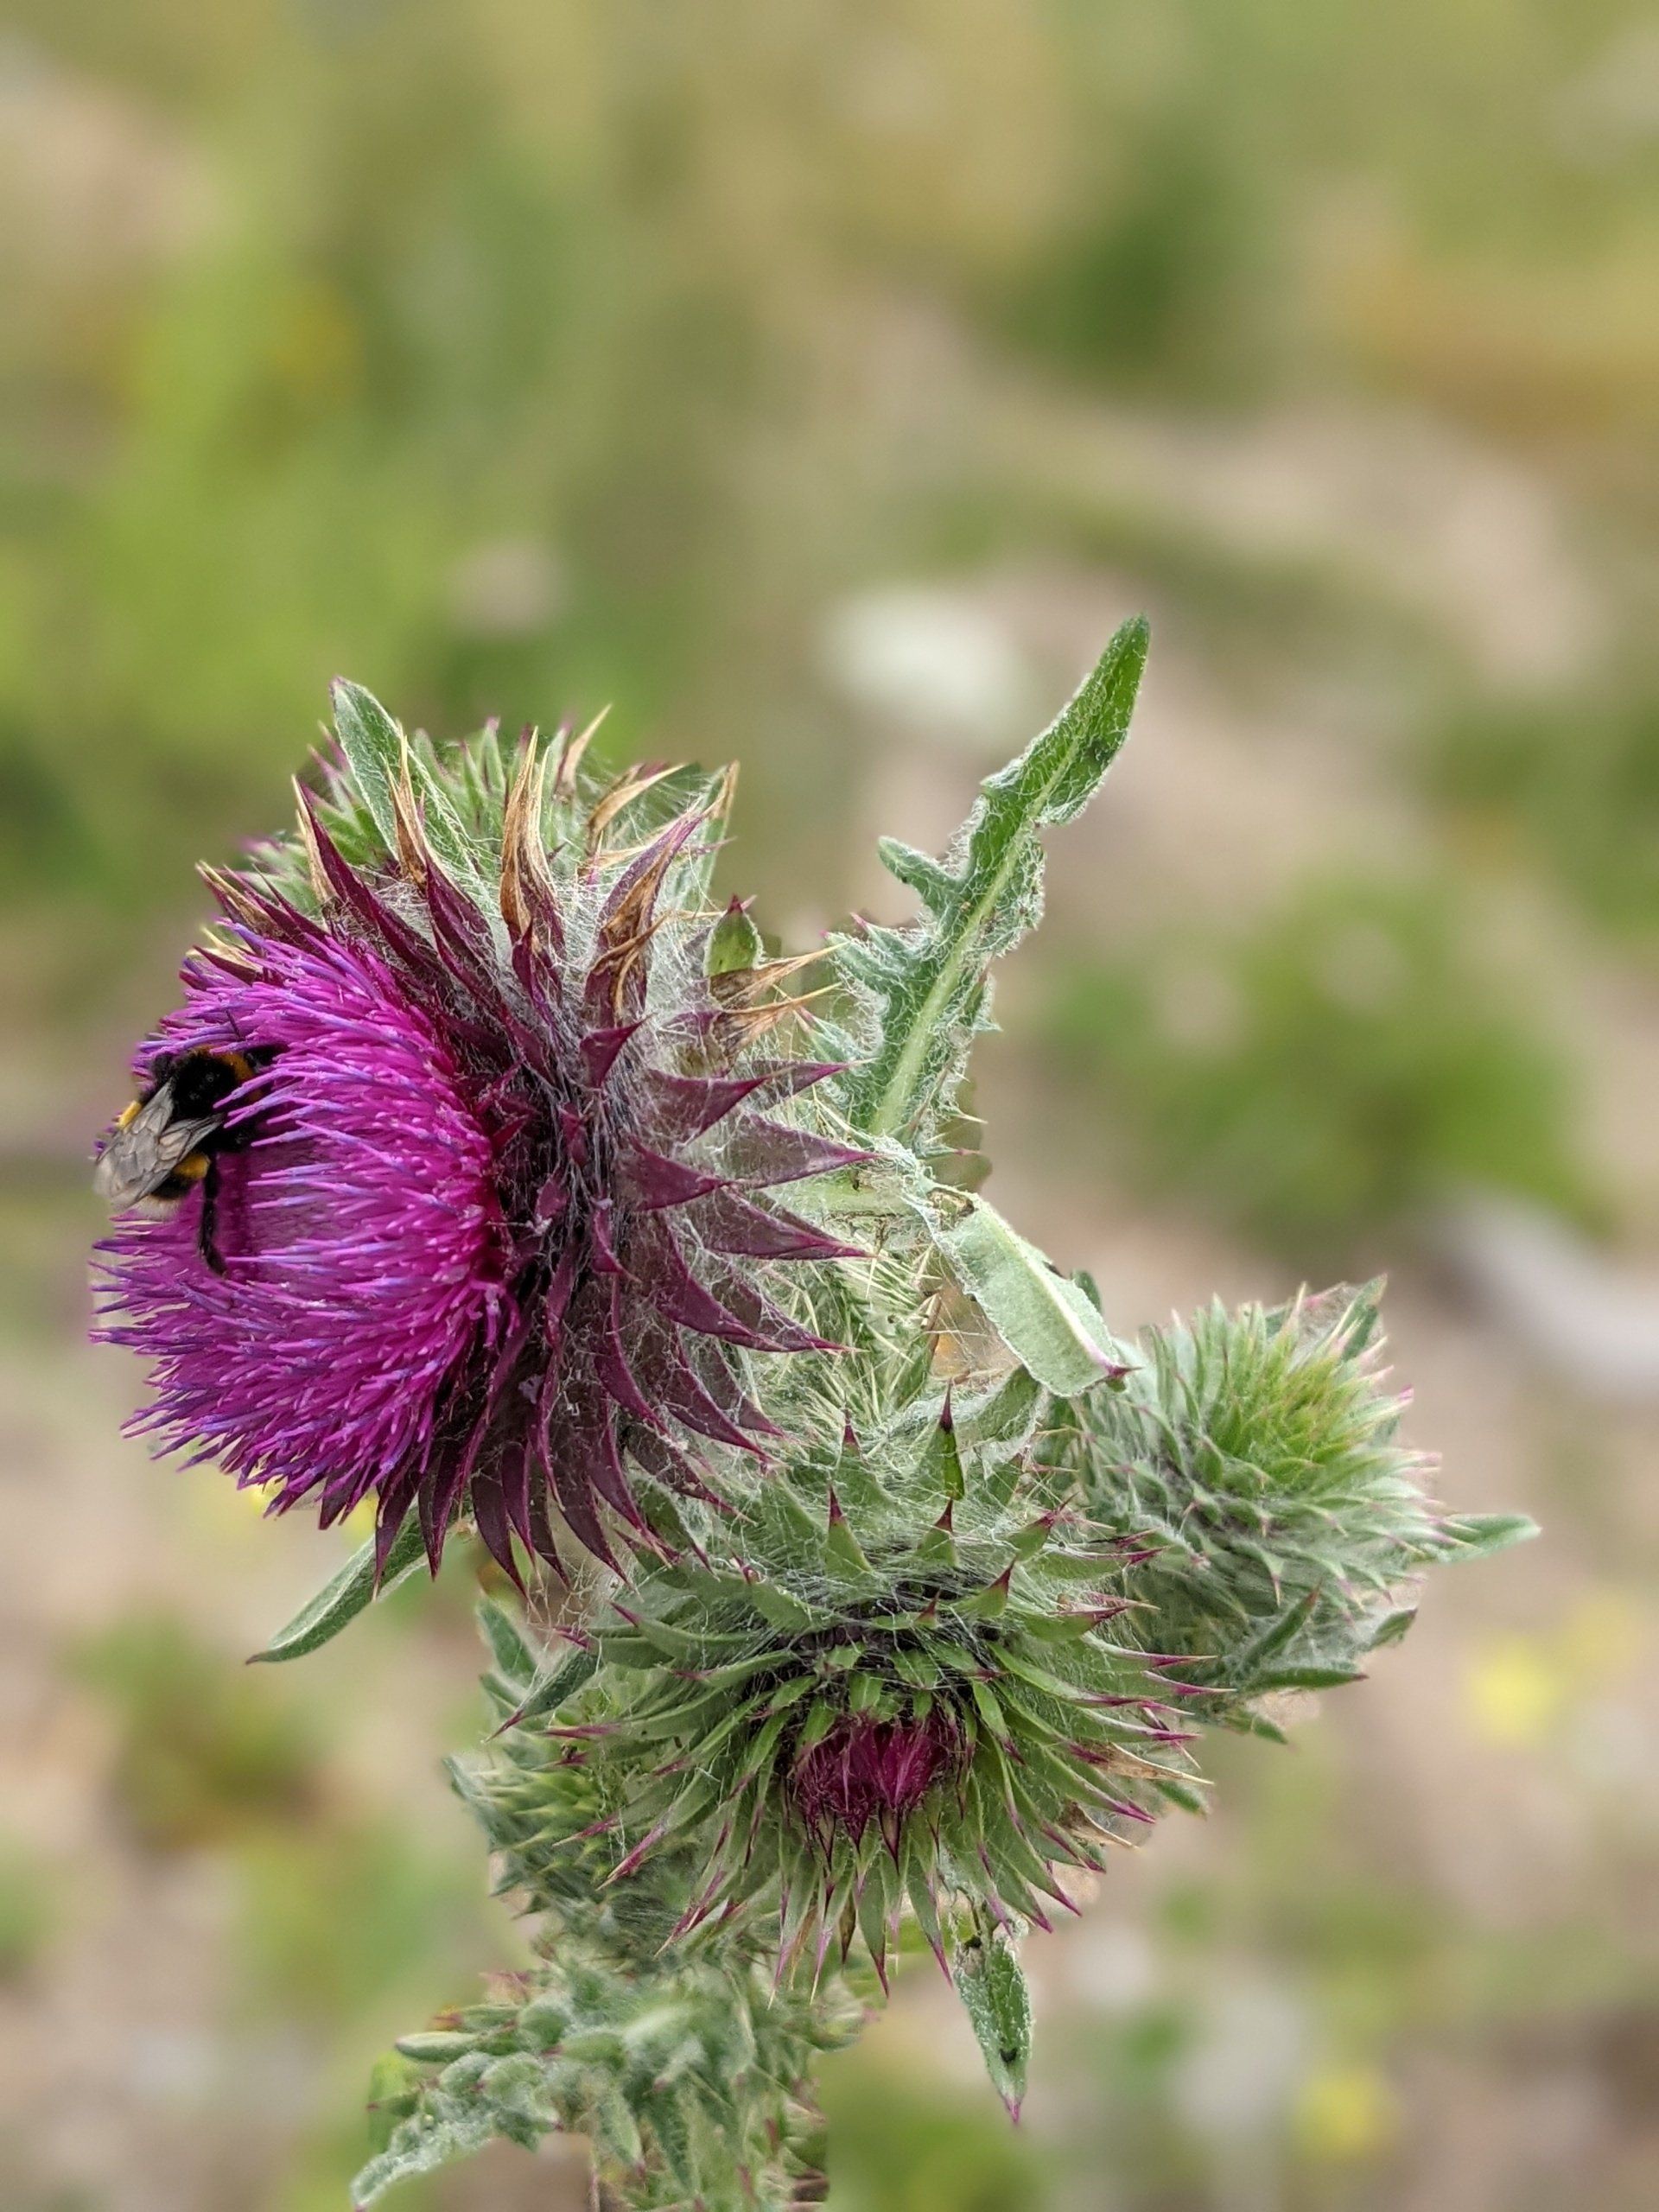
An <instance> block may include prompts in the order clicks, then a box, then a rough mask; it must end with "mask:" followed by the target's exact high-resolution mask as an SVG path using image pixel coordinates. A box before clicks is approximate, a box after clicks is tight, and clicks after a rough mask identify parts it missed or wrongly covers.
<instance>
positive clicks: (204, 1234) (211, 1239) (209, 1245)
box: [196, 1160, 225, 1275]
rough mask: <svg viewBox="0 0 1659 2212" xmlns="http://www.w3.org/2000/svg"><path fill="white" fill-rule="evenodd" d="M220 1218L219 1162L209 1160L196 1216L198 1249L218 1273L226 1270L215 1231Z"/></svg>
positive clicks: (214, 1271) (220, 1273) (210, 1266)
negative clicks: (198, 1211)
mask: <svg viewBox="0 0 1659 2212" xmlns="http://www.w3.org/2000/svg"><path fill="white" fill-rule="evenodd" d="M218 1220H219V1163H218V1161H217V1160H209V1162H208V1164H207V1173H206V1174H205V1175H204V1176H203V1177H202V1179H201V1211H200V1213H199V1214H198V1215H197V1216H196V1249H198V1250H199V1251H200V1254H201V1256H202V1259H203V1261H204V1262H206V1264H207V1266H208V1267H209V1268H212V1269H213V1273H214V1274H216V1275H222V1274H224V1272H225V1255H224V1254H223V1253H222V1252H221V1251H220V1250H219V1244H218V1242H217V1240H216V1238H215V1236H214V1235H213V1231H214V1230H215V1228H216V1227H217V1225H218Z"/></svg>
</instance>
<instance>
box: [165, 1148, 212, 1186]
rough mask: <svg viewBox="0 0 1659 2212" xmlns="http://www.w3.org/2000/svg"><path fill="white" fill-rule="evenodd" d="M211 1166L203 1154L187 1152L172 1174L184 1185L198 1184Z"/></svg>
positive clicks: (208, 1159) (205, 1154) (210, 1161)
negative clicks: (184, 1183)
mask: <svg viewBox="0 0 1659 2212" xmlns="http://www.w3.org/2000/svg"><path fill="white" fill-rule="evenodd" d="M212 1165H213V1162H212V1160H210V1158H209V1157H208V1155H207V1153H205V1152H187V1153H186V1154H185V1155H184V1158H183V1159H182V1160H181V1161H180V1162H179V1164H178V1166H176V1167H175V1169H174V1170H173V1173H175V1175H176V1176H178V1177H179V1178H180V1179H181V1181H183V1182H186V1183H200V1180H201V1179H202V1177H203V1176H204V1175H205V1174H206V1173H207V1170H208V1168H209V1167H210V1166H212Z"/></svg>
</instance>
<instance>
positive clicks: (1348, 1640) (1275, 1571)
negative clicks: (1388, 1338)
mask: <svg viewBox="0 0 1659 2212" xmlns="http://www.w3.org/2000/svg"><path fill="white" fill-rule="evenodd" d="M1380 1292H1381V1285H1380V1284H1377V1283H1372V1284H1369V1285H1367V1286H1366V1287H1364V1288H1363V1289H1360V1290H1351V1289H1347V1288H1343V1287H1339V1288H1337V1289H1334V1290H1329V1291H1325V1292H1324V1293H1322V1294H1319V1296H1317V1297H1310V1296H1308V1295H1306V1294H1303V1295H1301V1296H1300V1297H1298V1298H1297V1299H1296V1300H1294V1301H1293V1302H1292V1303H1291V1304H1289V1305H1287V1306H1277V1307H1273V1308H1266V1307H1262V1306H1243V1307H1241V1308H1240V1309H1239V1311H1238V1312H1237V1313H1228V1312H1227V1311H1226V1310H1225V1308H1224V1307H1223V1306H1221V1305H1220V1304H1219V1303H1217V1304H1215V1305H1212V1306H1207V1307H1205V1309H1204V1310H1203V1311H1202V1312H1201V1313H1198V1314H1197V1315H1195V1316H1194V1318H1193V1319H1192V1321H1191V1322H1188V1323H1185V1324H1177V1325H1174V1326H1173V1327H1171V1328H1169V1329H1166V1330H1157V1331H1153V1332H1149V1334H1148V1335H1147V1338H1146V1339H1145V1342H1144V1344H1143V1345H1142V1347H1141V1349H1142V1351H1143V1354H1144V1358H1143V1362H1142V1363H1141V1365H1139V1366H1137V1367H1135V1369H1133V1370H1131V1371H1130V1372H1129V1374H1128V1376H1127V1377H1126V1378H1125V1380H1124V1382H1123V1384H1122V1388H1121V1389H1116V1390H1111V1391H1105V1390H1102V1391H1096V1392H1094V1393H1092V1394H1091V1395H1090V1396H1089V1397H1087V1398H1085V1399H1084V1400H1082V1401H1080V1402H1078V1404H1077V1408H1076V1413H1077V1421H1078V1424H1079V1433H1080V1437H1081V1459H1080V1468H1081V1478H1082V1483H1083V1488H1084V1494H1085V1496H1086V1497H1087V1499H1088V1502H1089V1506H1090V1511H1091V1512H1092V1513H1093V1514H1094V1515H1095V1516H1096V1517H1097V1518H1098V1519H1099V1520H1100V1521H1101V1522H1103V1523H1104V1524H1105V1525H1106V1526H1108V1527H1113V1528H1118V1529H1135V1530H1137V1531H1141V1532H1143V1534H1144V1541H1145V1543H1146V1545H1147V1549H1148V1551H1149V1553H1150V1557H1149V1558H1148V1559H1147V1563H1146V1567H1145V1569H1144V1572H1143V1573H1142V1575H1141V1578H1140V1580H1139V1581H1138V1584H1137V1595H1138V1596H1140V1597H1141V1598H1142V1599H1145V1600H1146V1602H1147V1605H1148V1606H1149V1607H1150V1608H1151V1610H1150V1611H1148V1612H1147V1613H1144V1614H1142V1615H1141V1616H1140V1617H1139V1620H1138V1624H1137V1626H1138V1632H1139V1633H1140V1635H1141V1637H1144V1638H1145V1640H1146V1643H1147V1648H1148V1649H1156V1650H1158V1651H1160V1652H1161V1653H1165V1654H1175V1655H1181V1656H1186V1657H1190V1658H1191V1659H1192V1660H1193V1661H1194V1662H1197V1663H1195V1664H1194V1665H1193V1666H1192V1667H1190V1668H1188V1669H1184V1670H1183V1675H1184V1679H1185V1680H1186V1681H1191V1682H1192V1683H1195V1684H1203V1685H1204V1686H1205V1687H1206V1688H1210V1689H1212V1690H1213V1691H1215V1692H1217V1693H1218V1694H1223V1695H1224V1696H1225V1697H1226V1698H1227V1699H1228V1700H1232V1701H1234V1702H1235V1705H1236V1701H1239V1700H1249V1699H1251V1698H1255V1697H1258V1696H1261V1695H1262V1694H1266V1693H1268V1692H1269V1691H1273V1690H1280V1689H1295V1688H1301V1689H1319V1688H1332V1687H1334V1686H1336V1685H1337V1684H1338V1683H1340V1682H1344V1681H1351V1680H1353V1679H1354V1678H1355V1676H1356V1675H1357V1672H1358V1667H1359V1662H1360V1661H1361V1660H1362V1659H1363V1656H1365V1654H1366V1653H1367V1652H1368V1651H1370V1649H1372V1648H1373V1647H1374V1646H1375V1645H1376V1644H1377V1643H1379V1642H1389V1641H1392V1640H1393V1639H1394V1638H1395V1637H1396V1636H1398V1635H1401V1634H1402V1633H1403V1632H1404V1630H1405V1629H1406V1628H1407V1627H1408V1626H1409V1624H1410V1620H1411V1618H1412V1616H1411V1613H1410V1611H1409V1610H1404V1609H1402V1608H1401V1607H1400V1606H1398V1605H1396V1604H1395V1599H1396V1596H1397V1594H1398V1592H1399V1591H1400V1589H1401V1586H1402V1585H1404V1584H1408V1583H1409V1582H1410V1581H1411V1580H1413V1579H1414V1576H1415V1575H1417V1574H1418V1573H1420V1572H1421V1570H1422V1569H1423V1568H1425V1567H1427V1566H1429V1565H1431V1564H1432V1563H1433V1562H1434V1561H1435V1560H1440V1559H1445V1558H1448V1557H1452V1556H1455V1555H1457V1554H1459V1553H1460V1552H1461V1553H1468V1552H1471V1551H1477V1550H1491V1549H1494V1548H1497V1545H1498V1544H1499V1543H1501V1542H1504V1541H1513V1540H1514V1539H1515V1538H1516V1537H1517V1536H1520V1535H1526V1534H1529V1533H1530V1523H1528V1522H1522V1521H1519V1520H1516V1519H1514V1518H1511V1517H1505V1518H1504V1519H1503V1520H1502V1521H1501V1522H1500V1521H1498V1520H1496V1519H1495V1520H1492V1521H1490V1522H1488V1521H1462V1522H1458V1521H1451V1520H1447V1519H1446V1518H1445V1517H1443V1516H1440V1515H1438V1514H1437V1513H1436V1512H1435V1510H1434V1509H1433V1506H1432V1504H1431V1503H1430V1502H1429V1500H1428V1499H1427V1497H1426V1496H1425V1495H1424V1492H1423V1490H1422V1487H1421V1482H1422V1478H1423V1476H1424V1475H1425V1473H1426V1472H1427V1471H1428V1470H1429V1468H1430V1467H1431V1465H1432V1464H1433V1463H1432V1462H1431V1461H1430V1460H1429V1459H1427V1458H1426V1457H1425V1456H1424V1455H1423V1454H1421V1453H1420V1452H1414V1451H1412V1450H1410V1449H1409V1448H1408V1447H1407V1446H1404V1445H1402V1443H1401V1442H1400V1441H1399V1440H1398V1433H1397V1432H1398V1428H1399V1423H1400V1416H1401V1414H1402V1410H1403V1408H1404V1407H1405V1405H1406V1404H1407V1402H1408V1398H1407V1397H1406V1396H1405V1395H1395V1394H1391V1393H1390V1392H1389V1390H1388V1389H1387V1388H1386V1382H1387V1370H1386V1369H1384V1368H1383V1365H1382V1355H1383V1335H1382V1331H1381V1327H1380V1324H1379V1319H1378V1312H1377V1306H1378V1299H1379V1295H1380ZM1206 1717H1217V1716H1216V1715H1215V1713H1214V1711H1213V1708H1211V1709H1210V1711H1209V1713H1207V1716H1206ZM1247 1725H1254V1724H1253V1723H1252V1724H1247Z"/></svg>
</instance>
